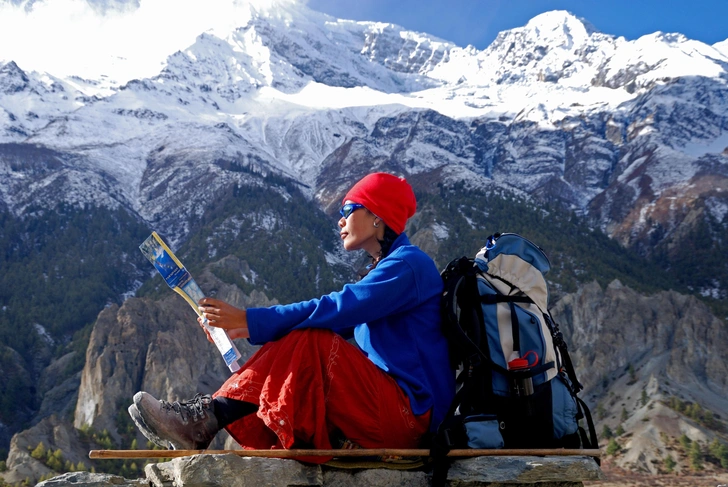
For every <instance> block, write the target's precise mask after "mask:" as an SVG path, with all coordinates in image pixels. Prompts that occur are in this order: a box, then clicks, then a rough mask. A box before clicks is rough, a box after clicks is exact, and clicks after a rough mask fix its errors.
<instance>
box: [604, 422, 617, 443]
mask: <svg viewBox="0 0 728 487" xmlns="http://www.w3.org/2000/svg"><path fill="white" fill-rule="evenodd" d="M612 436H614V433H613V432H612V428H610V427H609V425H608V424H605V425H604V427H603V428H602V438H606V439H607V440H608V439H610V438H611V437H612Z"/></svg>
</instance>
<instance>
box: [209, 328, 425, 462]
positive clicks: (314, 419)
mask: <svg viewBox="0 0 728 487" xmlns="http://www.w3.org/2000/svg"><path fill="white" fill-rule="evenodd" d="M215 397H216V398H220V397H226V398H228V399H234V400H238V401H245V402H249V403H254V404H257V405H258V411H257V413H256V414H255V415H253V414H251V415H248V416H245V417H243V418H241V419H239V420H237V421H234V422H232V423H231V424H229V425H228V426H227V427H226V429H227V430H228V432H229V433H230V434H231V436H233V438H234V439H235V440H236V441H237V442H238V443H240V444H241V446H243V447H245V448H291V447H293V446H294V445H295V446H308V447H313V448H317V449H329V448H331V447H332V445H331V441H330V437H331V436H332V434H333V433H335V432H341V433H343V435H344V436H345V437H346V438H347V439H349V440H351V441H353V442H355V443H357V444H359V445H361V446H363V447H365V448H383V447H390V448H411V447H416V446H417V445H418V442H419V439H420V437H421V436H422V435H423V434H424V433H425V432H426V431H427V429H428V427H429V414H426V415H421V416H419V417H416V416H414V415H413V414H412V411H411V408H410V403H409V399H408V398H407V396H406V395H405V394H404V392H402V390H401V389H400V387H399V386H398V385H397V383H396V382H395V380H394V379H392V378H391V377H390V376H389V375H387V374H386V373H385V372H383V371H382V370H380V369H379V368H378V367H377V366H375V365H374V364H373V363H372V362H371V361H370V360H369V359H367V358H366V356H365V355H364V354H363V353H362V352H361V351H360V350H359V349H358V348H357V347H355V346H353V345H351V344H350V343H348V342H346V340H344V339H343V338H342V337H341V336H339V335H337V334H335V333H333V332H330V331H327V330H319V329H306V330H297V331H294V332H292V333H290V334H288V335H287V336H285V337H283V338H281V339H280V340H277V341H276V342H271V343H268V344H266V345H265V346H264V347H262V348H261V349H260V350H259V351H258V352H257V353H256V354H255V355H254V356H253V357H251V359H250V360H249V361H248V362H247V363H246V364H245V365H244V367H243V369H242V370H241V371H239V372H237V373H236V374H235V375H233V376H231V377H230V379H228V380H227V381H226V382H225V384H224V385H223V386H222V387H221V388H220V390H219V391H218V392H217V393H216V394H215ZM318 461H326V459H319V460H318Z"/></svg>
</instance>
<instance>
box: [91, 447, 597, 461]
mask: <svg viewBox="0 0 728 487" xmlns="http://www.w3.org/2000/svg"><path fill="white" fill-rule="evenodd" d="M201 454H205V455H225V454H232V455H238V456H241V457H266V458H297V457H337V458H342V457H381V456H399V457H427V456H430V450H425V449H397V448H374V449H364V448H361V449H354V450H300V449H299V450H91V451H90V452H89V455H88V456H89V458H91V459H94V460H100V459H123V458H179V457H187V456H191V455H201ZM600 455H601V452H600V451H599V450H580V449H565V448H547V449H518V450H516V449H501V450H477V449H466V450H451V451H450V453H449V454H448V457H462V458H466V457H486V456H514V457H515V456H518V457H522V456H537V457H547V456H587V457H599V456H600Z"/></svg>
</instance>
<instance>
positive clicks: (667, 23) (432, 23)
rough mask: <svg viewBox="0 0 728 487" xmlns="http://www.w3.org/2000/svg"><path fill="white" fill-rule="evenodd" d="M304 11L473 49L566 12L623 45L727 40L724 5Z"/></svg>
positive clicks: (560, 1) (480, 1)
mask: <svg viewBox="0 0 728 487" xmlns="http://www.w3.org/2000/svg"><path fill="white" fill-rule="evenodd" d="M308 6H309V7H310V8H311V9H313V10H317V11H319V12H324V13H327V14H330V15H333V16H335V17H339V18H343V19H351V20H373V21H381V22H391V23H394V24H399V25H401V26H402V27H405V28H406V29H408V30H415V31H419V32H426V33H428V34H432V35H435V36H437V37H441V38H443V39H445V40H448V41H452V42H454V43H455V44H457V45H459V46H466V45H468V44H472V45H474V46H475V47H477V48H478V49H484V48H486V47H487V46H488V45H489V44H490V43H491V42H492V41H493V39H495V36H496V35H497V34H498V32H500V31H502V30H507V29H512V28H514V27H520V26H523V25H525V24H526V23H527V22H528V21H529V20H530V19H531V18H533V17H535V16H536V15H538V14H540V13H543V12H547V11H549V10H568V11H570V12H572V13H573V14H575V15H577V16H579V17H583V18H585V19H586V20H588V21H589V22H591V23H592V24H593V25H594V26H595V27H596V28H597V29H598V30H599V31H601V32H604V33H606V34H612V35H618V36H620V35H621V36H624V37H626V38H627V39H628V40H633V39H637V38H638V37H640V36H642V35H644V34H651V33H653V32H656V31H662V32H680V33H682V34H685V35H686V36H687V37H689V38H690V39H696V40H699V41H702V42H705V43H706V44H714V43H716V42H719V41H724V40H726V38H728V0H692V1H689V0H683V1H677V0H308Z"/></svg>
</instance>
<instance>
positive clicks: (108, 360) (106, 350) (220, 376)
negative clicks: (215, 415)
mask: <svg viewBox="0 0 728 487" xmlns="http://www.w3.org/2000/svg"><path fill="white" fill-rule="evenodd" d="M230 259H231V258H227V260H230ZM232 259H233V260H234V258H232ZM228 264H229V265H233V264H235V262H229V263H228ZM197 281H198V284H200V286H201V287H202V289H203V290H204V291H206V294H207V295H214V296H216V297H218V298H220V299H222V300H224V301H227V302H229V303H231V304H233V305H235V306H240V307H251V306H256V305H270V304H274V302H272V301H269V300H268V299H267V298H266V297H265V296H264V295H263V294H262V293H256V292H254V293H253V294H252V296H248V295H245V294H244V293H242V292H241V291H240V290H239V289H238V288H237V287H235V286H232V285H228V284H225V283H223V282H222V281H220V280H219V279H217V278H216V277H215V276H214V275H213V274H212V273H211V272H210V271H204V272H203V273H201V275H200V277H199V279H198V280H197ZM237 346H238V348H239V349H240V351H241V353H242V354H243V357H244V359H246V358H247V357H249V356H250V355H251V354H252V353H253V351H254V350H255V348H254V347H253V346H251V345H250V344H248V342H247V341H246V340H239V341H238V342H237ZM229 376H230V371H229V370H228V369H227V367H226V366H225V363H224V362H223V360H222V358H220V355H219V353H218V351H217V349H216V348H215V346H214V345H212V344H211V343H209V342H208V341H207V339H206V337H205V334H204V333H203V332H202V330H201V329H200V326H199V325H198V324H197V321H196V315H195V313H194V311H193V310H192V309H191V308H190V307H189V306H188V305H187V304H186V303H185V302H184V301H183V300H182V298H181V297H179V296H177V295H176V294H174V293H170V294H169V296H167V297H165V298H163V299H161V300H159V301H152V300H150V299H147V298H141V299H140V298H130V299H128V300H126V301H125V302H124V304H123V305H122V306H121V307H119V306H110V307H109V308H107V309H105V310H104V311H102V312H101V314H100V315H99V317H98V320H97V321H96V324H95V326H94V329H93V332H92V334H91V339H90V342H89V346H88V349H87V352H86V365H85V367H84V369H83V373H82V376H81V386H80V389H79V394H78V395H79V398H78V403H77V406H76V412H75V419H74V426H75V427H76V428H81V427H83V426H85V425H87V426H91V427H92V428H93V429H95V430H97V431H102V430H104V429H106V430H108V431H109V432H110V433H111V435H112V437H114V438H115V439H117V440H118V439H119V433H118V431H117V429H118V428H117V426H118V425H117V424H116V422H115V418H116V417H117V413H118V412H119V411H120V410H121V411H125V410H126V408H127V407H128V405H129V404H131V398H132V397H133V395H134V393H136V392H137V391H140V390H145V391H148V392H150V393H151V394H153V395H154V396H155V397H158V398H160V399H166V400H170V401H172V400H180V399H186V398H191V397H192V396H193V395H194V394H196V393H198V392H200V393H213V392H215V391H216V390H217V388H218V387H219V386H220V385H221V384H222V383H223V382H224V381H225V379H227V377H229ZM141 439H142V438H141V437H140V440H141Z"/></svg>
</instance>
